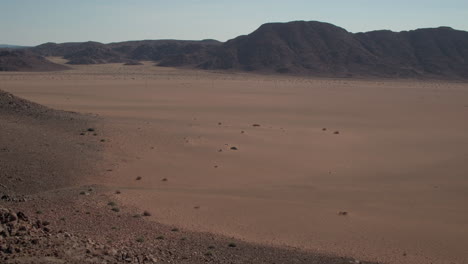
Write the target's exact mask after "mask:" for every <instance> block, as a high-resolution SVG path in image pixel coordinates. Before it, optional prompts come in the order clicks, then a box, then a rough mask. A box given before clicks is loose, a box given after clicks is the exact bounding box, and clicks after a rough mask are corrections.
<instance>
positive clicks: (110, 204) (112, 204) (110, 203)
mask: <svg viewBox="0 0 468 264" xmlns="http://www.w3.org/2000/svg"><path fill="white" fill-rule="evenodd" d="M107 205H109V206H116V205H117V204H116V203H114V202H108V203H107Z"/></svg>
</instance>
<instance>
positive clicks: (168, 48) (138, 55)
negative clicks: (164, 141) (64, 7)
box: [31, 40, 220, 66]
mask: <svg viewBox="0 0 468 264" xmlns="http://www.w3.org/2000/svg"><path fill="white" fill-rule="evenodd" d="M218 45H220V42H218V41H216V40H202V41H185V40H142V41H126V42H118V43H110V44H102V43H98V42H83V43H63V44H56V43H45V44H42V45H39V46H36V47H34V48H32V49H31V51H33V52H35V53H37V54H39V55H42V56H60V57H64V58H65V59H68V60H69V62H68V63H69V64H101V63H118V62H122V63H128V62H133V61H141V60H152V61H161V60H164V59H167V58H173V59H172V60H173V61H174V62H173V64H177V65H178V66H179V65H182V64H184V65H185V64H188V63H190V64H198V63H201V62H202V61H203V60H204V59H205V58H206V53H207V50H209V48H210V47H212V46H218Z"/></svg>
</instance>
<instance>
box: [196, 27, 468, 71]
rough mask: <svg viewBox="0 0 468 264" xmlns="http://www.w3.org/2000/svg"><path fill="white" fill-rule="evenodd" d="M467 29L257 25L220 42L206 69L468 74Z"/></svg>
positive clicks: (205, 66)
mask: <svg viewBox="0 0 468 264" xmlns="http://www.w3.org/2000/svg"><path fill="white" fill-rule="evenodd" d="M467 62H468V32H464V31H457V30H453V29H451V28H436V29H419V30H415V31H404V32H400V33H396V32H391V31H375V32H367V33H357V34H353V33H350V32H347V31H346V30H344V29H342V28H339V27H336V26H334V25H331V24H326V23H321V22H315V21H312V22H304V21H296V22H290V23H271V24H265V25H263V26H261V27H260V28H259V29H258V30H256V31H254V32H253V33H251V34H249V35H247V36H240V37H238V38H235V39H233V40H230V41H228V42H226V43H225V44H223V45H222V46H221V47H220V48H219V49H217V50H215V51H214V52H213V53H212V56H211V58H208V59H207V61H206V62H204V63H203V64H201V65H199V67H201V68H204V69H242V70H259V71H276V72H289V73H306V74H315V75H329V76H353V75H363V76H369V75H370V76H389V77H391V76H400V77H402V76H403V77H406V76H410V77H416V76H435V77H436V76H437V77H457V78H460V77H461V78H468V63H467Z"/></svg>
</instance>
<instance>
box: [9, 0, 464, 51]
mask: <svg viewBox="0 0 468 264" xmlns="http://www.w3.org/2000/svg"><path fill="white" fill-rule="evenodd" d="M292 20H318V21H323V22H329V23H332V24H335V25H337V26H341V27H343V28H345V29H347V30H349V31H351V32H359V31H369V30H376V29H391V30H394V31H401V30H408V29H416V28H421V27H436V26H450V27H453V28H456V29H461V30H468V0H437V1H435V0H424V1H423V0H414V1H411V0H393V1H379V0H326V1H325V0H317V1H315V0H282V1H276V0H269V1H267V0H258V1H257V0H229V1H227V0H226V1H224V0H185V1H182V0H165V1H162V0H73V1H72V0H0V43H2V44H4V43H6V44H17V45H37V44H41V43H44V42H71V41H87V40H94V41H99V42H104V43H108V42H115V41H124V40H139V39H161V38H164V39H167V38H173V39H206V38H214V39H218V40H221V41H224V40H227V39H230V38H233V37H236V36H238V35H243V34H247V33H250V32H252V31H253V30H255V29H256V28H258V27H259V26H260V25H261V24H263V23H266V22H286V21H292Z"/></svg>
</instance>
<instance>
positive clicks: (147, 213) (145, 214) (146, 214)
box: [143, 211, 151, 216]
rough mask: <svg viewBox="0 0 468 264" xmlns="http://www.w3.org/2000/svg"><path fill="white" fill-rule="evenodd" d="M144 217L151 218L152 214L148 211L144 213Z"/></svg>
mask: <svg viewBox="0 0 468 264" xmlns="http://www.w3.org/2000/svg"><path fill="white" fill-rule="evenodd" d="M143 216H151V213H150V212H148V211H144V212H143Z"/></svg>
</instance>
